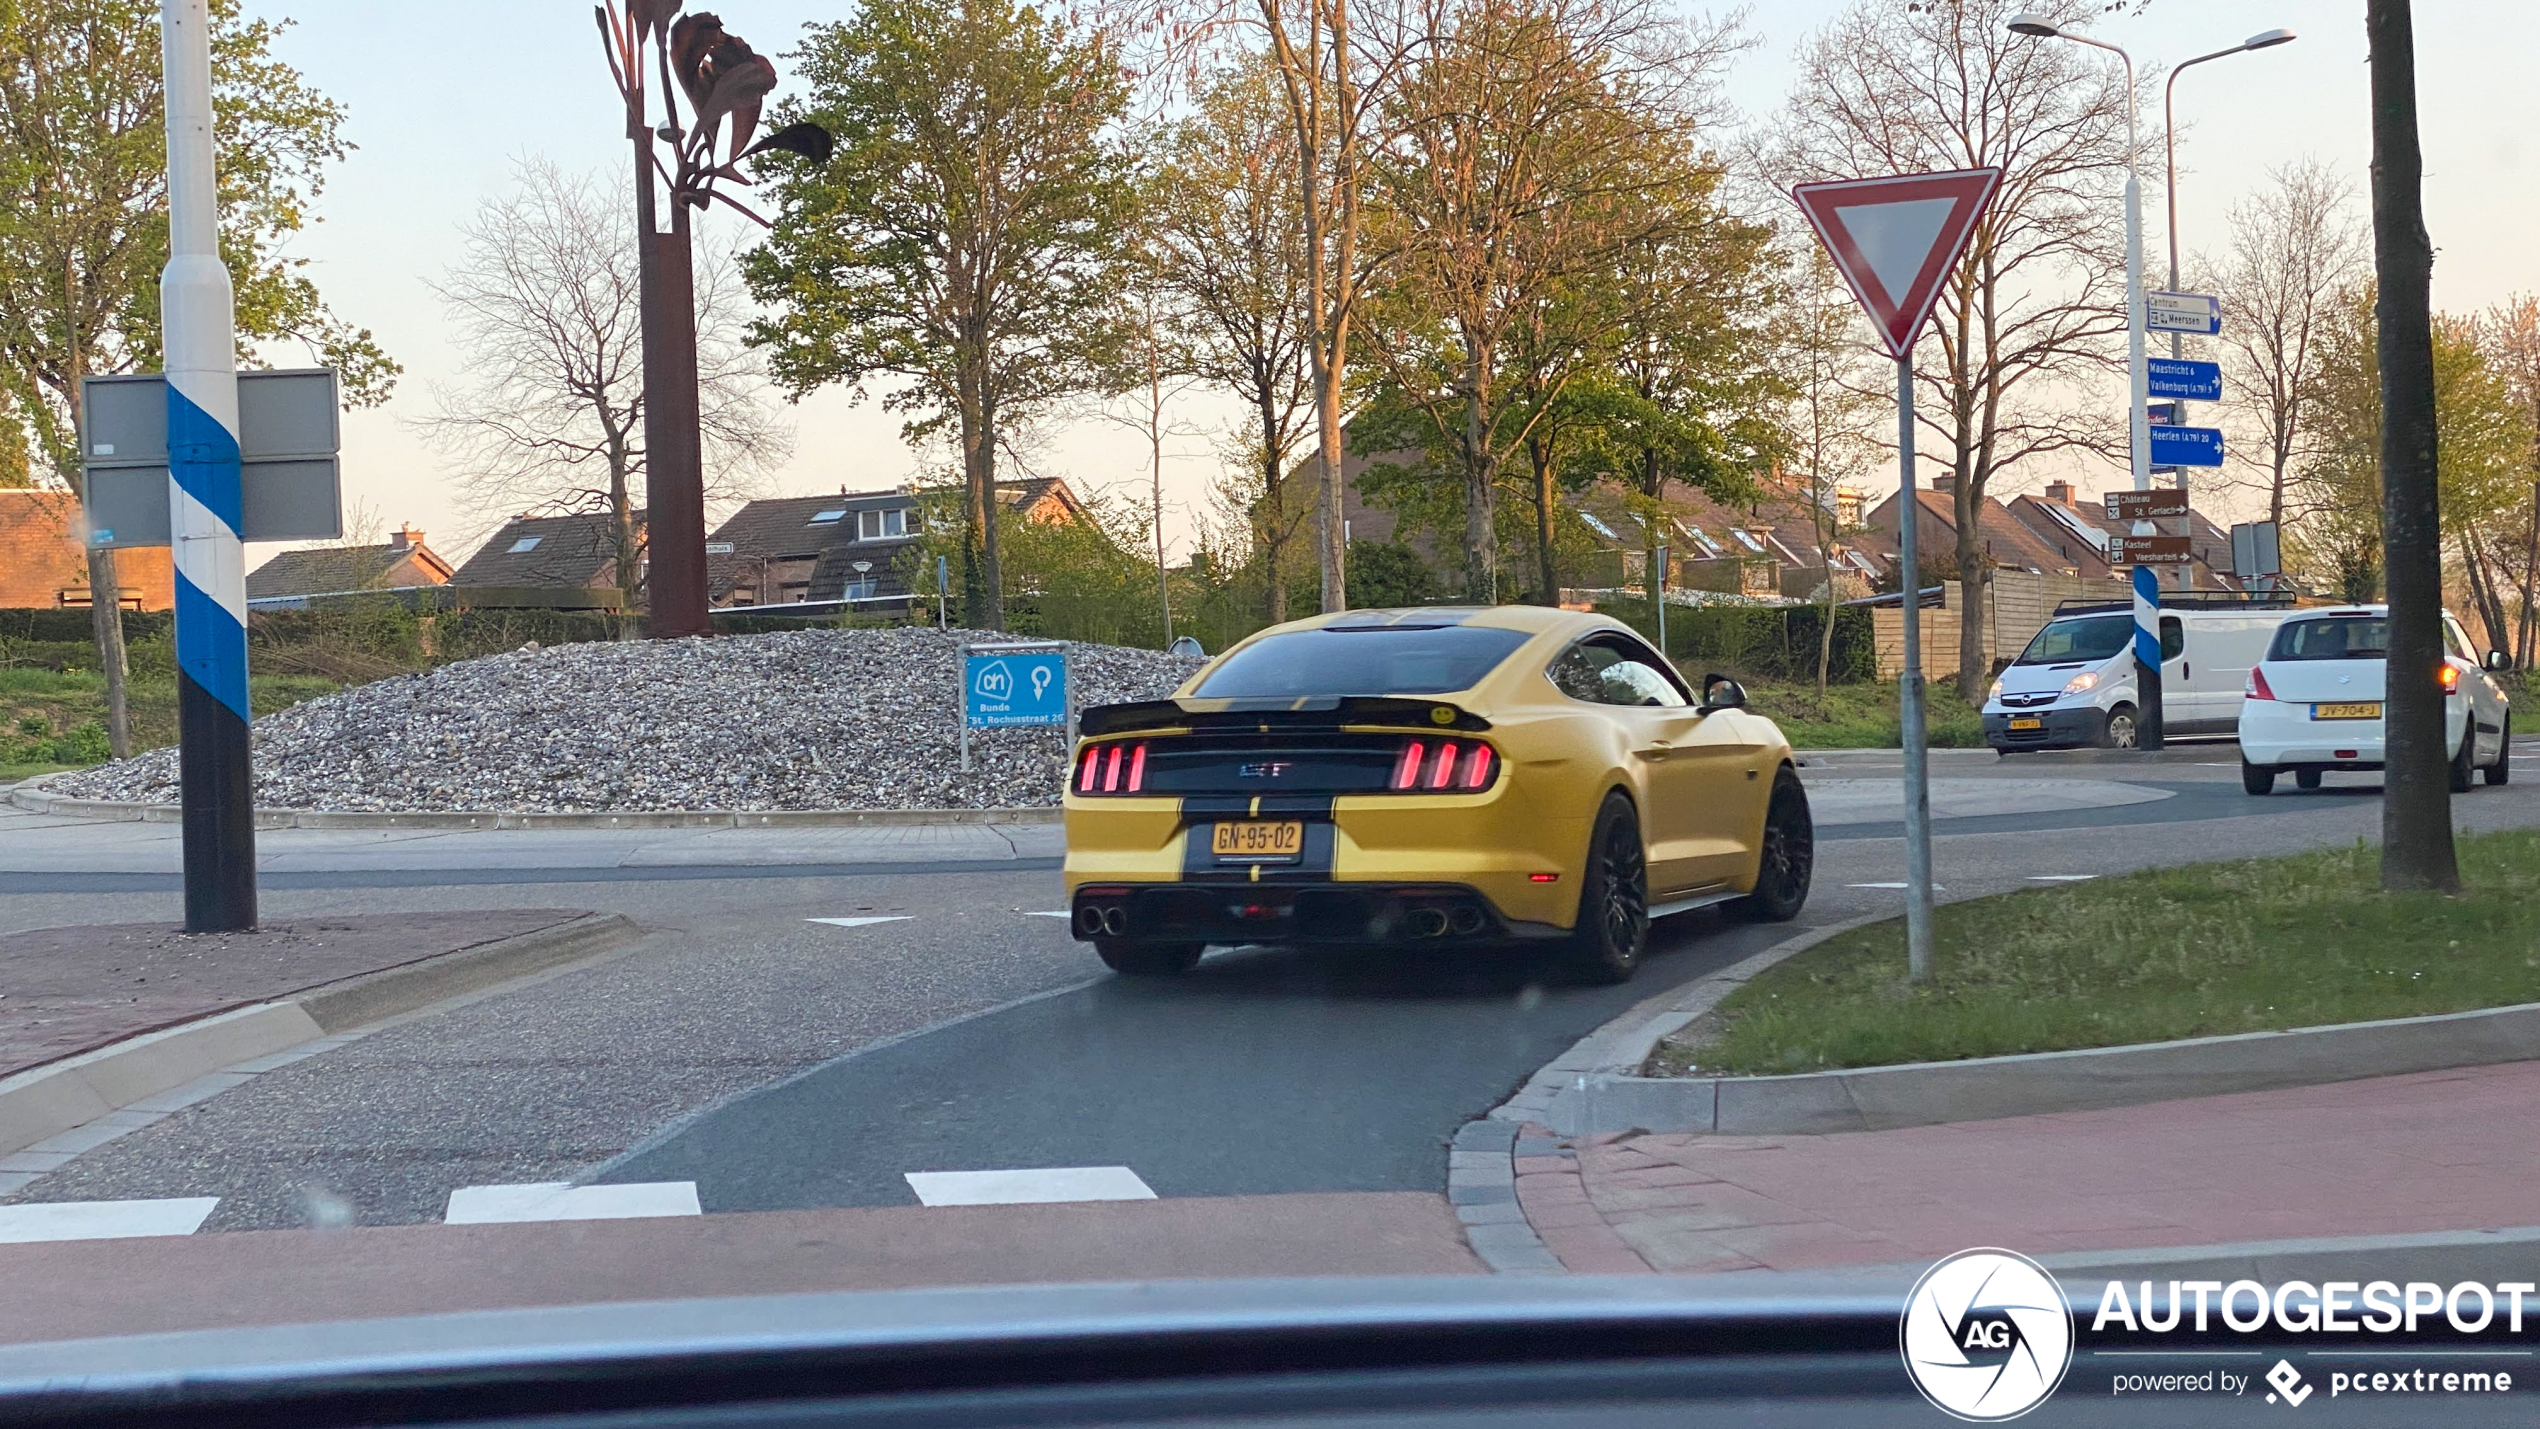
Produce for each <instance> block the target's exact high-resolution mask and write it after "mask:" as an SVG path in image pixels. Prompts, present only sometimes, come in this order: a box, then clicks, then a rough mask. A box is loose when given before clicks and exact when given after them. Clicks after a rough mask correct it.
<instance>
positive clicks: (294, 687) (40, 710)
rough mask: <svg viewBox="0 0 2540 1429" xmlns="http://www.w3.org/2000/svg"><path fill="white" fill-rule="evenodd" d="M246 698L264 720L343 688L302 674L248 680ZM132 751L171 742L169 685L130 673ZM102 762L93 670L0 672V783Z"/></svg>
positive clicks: (98, 689)
mask: <svg viewBox="0 0 2540 1429" xmlns="http://www.w3.org/2000/svg"><path fill="white" fill-rule="evenodd" d="M247 684H248V697H249V699H251V700H252V701H253V702H254V704H255V709H256V713H258V714H260V715H266V714H271V713H273V712H274V711H275V710H279V709H287V708H289V707H290V706H292V705H296V704H298V703H300V702H301V701H302V700H306V699H313V698H315V697H317V696H319V695H330V694H333V693H335V691H337V690H339V689H341V688H343V687H342V686H341V685H339V684H338V683H336V682H335V681H333V680H327V679H320V678H316V677H313V676H308V675H256V676H252V677H250V678H249V680H248V682H247ZM127 699H128V702H129V708H128V713H129V714H130V716H131V719H132V747H133V748H134V749H137V750H138V749H156V748H158V747H160V746H161V745H168V744H174V743H176V679H175V677H174V676H172V675H163V674H147V673H141V672H135V673H134V675H133V676H132V680H131V684H130V686H129V689H128V694H127ZM105 758H106V677H105V676H103V675H100V674H97V673H95V672H93V671H86V670H74V671H68V672H65V671H60V670H41V669H0V783H9V782H14V781H16V780H19V779H26V778H32V777H33V776H35V775H38V774H49V773H52V772H53V771H55V770H59V769H75V768H79V767H81V766H83V765H89V764H96V763H100V762H102V761H103V760H104V759H105Z"/></svg>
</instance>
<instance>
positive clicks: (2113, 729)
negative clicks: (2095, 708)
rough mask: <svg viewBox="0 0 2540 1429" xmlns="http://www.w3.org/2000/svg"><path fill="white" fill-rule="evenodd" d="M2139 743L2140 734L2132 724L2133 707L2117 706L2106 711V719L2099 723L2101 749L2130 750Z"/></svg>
mask: <svg viewBox="0 0 2540 1429" xmlns="http://www.w3.org/2000/svg"><path fill="white" fill-rule="evenodd" d="M2140 742H2141V736H2140V732H2139V731H2138V730H2137V729H2136V727H2135V723H2134V706H2132V705H2119V706H2117V707H2116V708H2115V709H2112V710H2110V711H2108V717H2107V718H2106V719H2105V720H2103V721H2101V722H2100V725H2099V747H2100V748H2101V749H2132V748H2134V747H2135V746H2136V745H2137V744H2138V743H2140Z"/></svg>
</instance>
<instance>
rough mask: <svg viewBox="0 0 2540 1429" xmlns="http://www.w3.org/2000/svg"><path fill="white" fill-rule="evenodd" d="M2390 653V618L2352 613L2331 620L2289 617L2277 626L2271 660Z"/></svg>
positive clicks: (2354, 657) (2269, 652) (2370, 656)
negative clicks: (2290, 618) (2291, 618)
mask: <svg viewBox="0 0 2540 1429" xmlns="http://www.w3.org/2000/svg"><path fill="white" fill-rule="evenodd" d="M2389 652H2390V620H2389V618H2388V617H2387V616H2380V615H2349V616H2341V617H2338V618H2336V619H2332V620H2288V621H2286V622H2284V623H2283V624H2282V625H2279V626H2277V627H2276V628H2275V644H2274V645H2272V646H2270V647H2268V650H2267V658H2268V659H2270V660H2378V659H2380V658H2382V657H2383V656H2384V655H2387V654H2388V653H2389Z"/></svg>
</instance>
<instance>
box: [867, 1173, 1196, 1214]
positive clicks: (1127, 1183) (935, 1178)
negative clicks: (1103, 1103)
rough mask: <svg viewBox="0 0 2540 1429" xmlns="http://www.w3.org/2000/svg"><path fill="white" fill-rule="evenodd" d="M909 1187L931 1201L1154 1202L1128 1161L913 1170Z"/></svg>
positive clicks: (955, 1203) (1014, 1203)
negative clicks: (1016, 1168)
mask: <svg viewBox="0 0 2540 1429" xmlns="http://www.w3.org/2000/svg"><path fill="white" fill-rule="evenodd" d="M908 1185H909V1189H910V1190H912V1191H915V1192H916V1193H917V1199H918V1200H919V1201H920V1202H923V1203H924V1204H926V1205H929V1206H1021V1205H1038V1204H1043V1203H1046V1202H1051V1201H1152V1200H1154V1199H1155V1192H1154V1191H1152V1190H1150V1189H1148V1187H1147V1183H1146V1182H1144V1181H1141V1180H1139V1179H1138V1173H1137V1172H1135V1171H1132V1170H1130V1169H1129V1168H1128V1167H1126V1166H1043V1167H1036V1168H1034V1169H1031V1170H1026V1171H911V1172H909V1173H908Z"/></svg>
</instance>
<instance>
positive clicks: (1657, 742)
mask: <svg viewBox="0 0 2540 1429" xmlns="http://www.w3.org/2000/svg"><path fill="white" fill-rule="evenodd" d="M1674 751H1675V746H1674V745H1672V744H1670V743H1668V742H1667V741H1666V740H1663V739H1653V740H1651V741H1650V742H1649V743H1648V744H1647V745H1644V746H1643V747H1641V748H1640V749H1637V750H1634V751H1633V753H1635V754H1638V755H1639V756H1640V757H1641V758H1643V759H1664V758H1666V757H1667V756H1668V755H1669V754H1671V753H1673V752H1674Z"/></svg>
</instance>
